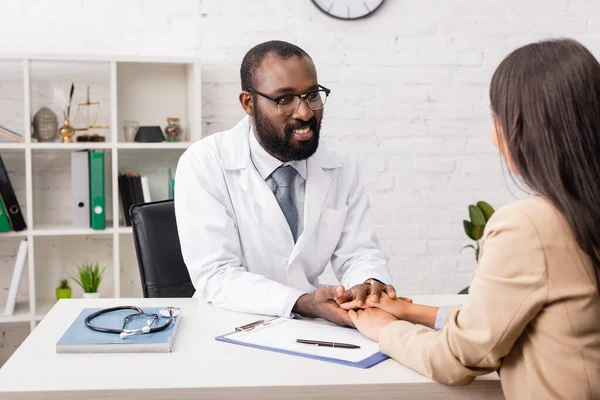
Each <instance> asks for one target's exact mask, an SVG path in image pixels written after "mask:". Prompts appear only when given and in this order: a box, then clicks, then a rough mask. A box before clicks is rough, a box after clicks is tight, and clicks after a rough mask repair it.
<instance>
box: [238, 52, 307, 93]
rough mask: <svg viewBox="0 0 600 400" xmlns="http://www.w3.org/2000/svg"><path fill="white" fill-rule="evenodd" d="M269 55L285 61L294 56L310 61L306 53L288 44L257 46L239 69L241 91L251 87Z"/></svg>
mask: <svg viewBox="0 0 600 400" xmlns="http://www.w3.org/2000/svg"><path fill="white" fill-rule="evenodd" d="M271 53H273V54H276V55H277V56H279V57H281V58H283V59H285V60H287V59H288V58H291V57H294V56H296V57H300V58H302V57H307V58H309V59H310V60H312V58H311V57H310V56H309V55H308V53H306V52H305V51H304V50H302V49H301V48H300V47H298V46H296V45H294V44H291V43H288V42H284V41H281V40H271V41H268V42H264V43H261V44H258V45H256V46H254V47H253V48H251V49H250V50H249V51H248V52H247V53H246V55H245V56H244V59H243V60H242V66H241V68H240V77H241V80H242V90H247V89H248V88H251V87H253V85H254V79H255V78H256V71H257V70H258V68H259V67H260V65H261V64H262V62H263V60H264V59H265V57H266V56H267V55H269V54H271Z"/></svg>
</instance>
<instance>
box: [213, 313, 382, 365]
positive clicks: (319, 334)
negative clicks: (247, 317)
mask: <svg viewBox="0 0 600 400" xmlns="http://www.w3.org/2000/svg"><path fill="white" fill-rule="evenodd" d="M249 325H252V324H249ZM240 328H241V327H240ZM215 339H216V340H219V341H222V342H226V343H232V344H237V345H242V346H249V347H253V348H256V349H261V350H267V351H275V352H278V353H283V354H288V355H292V356H299V357H305V358H311V359H313V360H320V361H326V362H332V363H336V364H342V365H347V366H350V367H357V368H370V367H372V366H374V365H376V364H379V363H380V362H382V361H385V360H387V359H388V358H389V357H388V356H386V355H385V354H382V353H380V352H379V345H378V344H377V343H376V342H373V341H372V340H370V339H368V338H366V337H365V336H363V335H362V334H361V333H360V332H358V331H357V330H356V329H352V328H344V327H341V326H337V325H333V324H330V323H325V322H319V321H314V320H300V319H290V318H283V317H282V318H275V319H273V320H271V321H263V323H257V324H255V326H254V327H252V328H250V329H248V330H241V331H238V330H236V331H234V332H231V333H227V334H225V335H221V336H218V337H216V338H215ZM297 339H305V340H316V341H326V342H342V343H348V344H353V345H356V346H360V348H359V349H344V348H331V347H320V346H311V345H305V344H299V343H297V342H296V340H297Z"/></svg>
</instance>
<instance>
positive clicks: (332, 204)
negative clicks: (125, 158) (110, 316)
mask: <svg viewBox="0 0 600 400" xmlns="http://www.w3.org/2000/svg"><path fill="white" fill-rule="evenodd" d="M250 123H251V120H250V118H249V117H245V118H244V119H242V121H240V122H239V123H238V124H237V125H236V126H235V127H234V128H233V129H231V130H229V131H225V132H221V133H217V134H214V135H211V136H209V137H207V138H204V139H203V140H201V141H199V142H197V143H194V144H193V145H192V146H190V148H188V149H187V150H186V151H185V153H184V154H183V155H182V156H181V158H180V160H179V163H178V165H177V172H176V177H175V194H174V198H175V212H176V218H177V227H178V233H179V239H180V242H181V251H182V254H183V258H184V261H185V263H186V265H187V268H188V270H189V273H190V277H191V281H192V283H193V285H194V287H195V288H196V293H195V295H194V297H200V298H203V299H204V300H206V301H209V302H212V303H215V304H216V305H219V306H221V307H223V308H227V309H231V310H235V311H241V312H249V313H258V314H265V315H278V316H290V313H291V310H292V308H293V306H294V304H295V303H296V300H297V299H298V297H300V296H301V295H302V294H304V293H307V292H312V291H314V290H315V289H316V288H317V287H319V275H321V274H322V273H323V271H324V269H325V267H326V266H327V264H328V262H329V261H331V265H332V267H333V271H334V273H335V275H336V277H337V278H338V279H339V280H340V282H341V283H342V284H343V285H345V286H346V287H347V288H350V287H352V286H354V285H356V284H359V283H362V282H363V281H364V280H365V279H367V278H377V279H379V280H382V281H384V282H389V283H391V276H390V273H389V267H388V265H387V262H386V259H385V257H384V255H383V253H382V251H381V249H380V247H379V244H378V241H377V238H376V235H375V233H374V229H373V222H372V219H371V213H370V206H369V201H368V194H367V192H366V190H365V184H364V181H363V180H362V179H361V176H360V174H359V173H358V172H359V171H358V169H357V165H356V163H355V162H354V161H353V160H352V159H351V158H349V157H347V156H345V155H342V154H340V153H337V152H333V151H332V150H329V149H327V148H326V147H325V146H324V145H322V144H321V145H320V146H319V149H318V150H317V152H316V153H315V154H314V155H313V156H311V157H310V158H309V159H308V161H307V179H306V187H305V200H304V230H303V232H302V234H301V235H300V237H299V238H298V240H297V243H294V240H293V238H292V234H291V231H290V229H289V226H288V224H287V222H286V219H285V217H284V215H283V213H282V211H281V209H280V208H279V205H278V203H277V201H276V199H275V196H274V195H273V192H272V191H271V189H270V188H269V187H268V185H267V183H266V182H265V181H264V180H263V179H262V178H261V176H260V174H259V173H258V171H257V170H256V168H255V167H254V165H253V164H252V161H251V157H250V147H249V141H248V139H249V136H248V135H249V134H250V133H249V132H250Z"/></svg>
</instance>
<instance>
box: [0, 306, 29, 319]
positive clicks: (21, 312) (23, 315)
mask: <svg viewBox="0 0 600 400" xmlns="http://www.w3.org/2000/svg"><path fill="white" fill-rule="evenodd" d="M4 309H5V307H0V323H5V322H28V321H31V313H30V312H29V304H28V303H27V302H22V303H21V302H17V304H16V305H15V310H14V312H13V315H11V316H10V317H5V316H4Z"/></svg>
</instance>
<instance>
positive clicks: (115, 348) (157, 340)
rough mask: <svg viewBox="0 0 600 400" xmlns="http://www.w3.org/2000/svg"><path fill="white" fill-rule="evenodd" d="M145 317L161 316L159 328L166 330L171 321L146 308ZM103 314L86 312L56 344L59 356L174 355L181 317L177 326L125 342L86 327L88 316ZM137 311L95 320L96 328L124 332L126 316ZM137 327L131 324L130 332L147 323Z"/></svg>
mask: <svg viewBox="0 0 600 400" xmlns="http://www.w3.org/2000/svg"><path fill="white" fill-rule="evenodd" d="M142 309H143V310H144V312H145V313H156V314H158V315H159V319H158V321H156V323H155V325H154V326H155V327H156V326H162V325H163V324H164V323H165V322H167V321H168V318H167V317H164V316H162V315H160V313H159V311H160V309H161V307H146V308H143V307H142ZM98 310H101V308H84V309H83V310H82V311H81V312H80V313H79V315H78V316H77V318H76V319H75V321H73V323H71V325H70V326H69V328H67V330H66V331H65V333H64V334H63V335H62V337H61V338H60V339H59V341H58V342H57V343H56V352H57V353H171V352H173V345H174V342H175V337H176V336H177V331H178V329H179V324H180V322H181V317H182V315H183V313H179V315H177V316H176V317H175V318H174V320H173V323H172V324H171V325H170V326H169V327H168V328H167V329H165V330H163V331H160V332H152V333H139V334H137V335H132V336H129V337H127V338H125V339H121V337H120V336H119V335H118V334H116V333H106V332H98V331H95V330H92V329H90V328H89V327H87V326H86V325H85V319H86V318H87V316H88V315H90V314H92V313H94V312H96V311H98ZM134 313H135V311H134V310H119V311H113V312H110V313H106V314H102V315H99V316H98V317H96V318H94V319H93V320H92V324H94V326H98V327H102V328H112V329H121V328H122V327H123V320H124V319H125V317H126V316H128V315H130V314H134ZM136 322H137V323H136V324H134V323H132V324H128V325H127V327H126V329H138V328H141V327H142V326H143V325H140V324H143V323H144V321H143V320H136Z"/></svg>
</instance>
